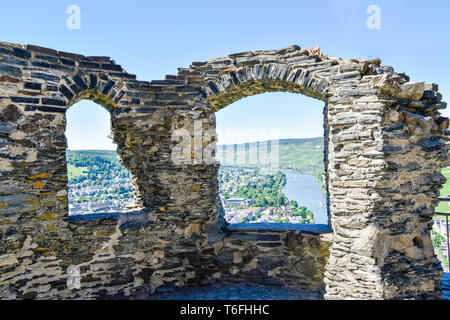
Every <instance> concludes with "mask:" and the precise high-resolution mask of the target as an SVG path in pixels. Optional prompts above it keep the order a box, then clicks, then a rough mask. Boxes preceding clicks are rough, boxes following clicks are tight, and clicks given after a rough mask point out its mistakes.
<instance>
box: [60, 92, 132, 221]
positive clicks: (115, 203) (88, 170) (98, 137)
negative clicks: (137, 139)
mask: <svg viewBox="0 0 450 320" xmlns="http://www.w3.org/2000/svg"><path fill="white" fill-rule="evenodd" d="M66 117H67V128H66V138H67V143H68V149H67V152H66V160H67V176H68V198H69V215H72V216H73V215H86V214H97V213H117V212H122V211H124V210H126V208H127V207H131V206H132V204H133V193H132V189H131V176H130V172H129V171H128V170H127V169H126V168H125V167H124V166H123V165H122V164H121V163H120V161H119V156H118V154H117V152H116V150H117V146H116V145H115V144H114V142H113V140H112V133H111V129H110V125H111V115H110V114H109V112H108V111H107V110H106V109H105V108H103V107H101V106H99V105H97V104H95V103H94V102H92V101H88V100H83V101H80V102H78V103H76V104H75V105H73V106H72V107H71V108H70V109H69V110H68V111H67V113H66Z"/></svg>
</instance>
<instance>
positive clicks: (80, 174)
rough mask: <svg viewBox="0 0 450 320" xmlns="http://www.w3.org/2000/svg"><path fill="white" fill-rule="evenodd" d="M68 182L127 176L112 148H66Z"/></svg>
mask: <svg viewBox="0 0 450 320" xmlns="http://www.w3.org/2000/svg"><path fill="white" fill-rule="evenodd" d="M66 157H67V169H68V170H67V171H68V176H69V183H76V182H80V181H82V180H84V178H86V179H91V180H101V179H104V178H106V177H107V176H110V177H116V176H119V177H122V178H127V177H129V172H128V170H126V169H125V167H124V166H123V165H122V164H121V163H120V162H119V157H118V155H117V152H116V151H113V150H67V153H66Z"/></svg>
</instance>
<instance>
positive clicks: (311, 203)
mask: <svg viewBox="0 0 450 320" xmlns="http://www.w3.org/2000/svg"><path fill="white" fill-rule="evenodd" d="M283 173H284V174H285V175H286V185H285V186H284V188H283V193H284V194H285V195H286V197H288V199H289V200H295V201H297V203H298V205H299V206H305V207H307V208H308V209H309V210H311V211H312V212H313V214H314V221H315V223H316V224H328V213H327V206H326V203H327V202H326V198H325V196H324V195H323V193H322V190H321V189H320V185H319V183H317V181H316V179H315V178H314V176H311V175H307V174H301V173H295V172H291V171H284V172H283Z"/></svg>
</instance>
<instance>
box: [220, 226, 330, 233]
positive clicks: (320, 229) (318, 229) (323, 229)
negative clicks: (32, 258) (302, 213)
mask: <svg viewBox="0 0 450 320" xmlns="http://www.w3.org/2000/svg"><path fill="white" fill-rule="evenodd" d="M226 230H227V231H269V232H284V231H300V232H301V233H306V234H312V235H320V234H324V233H331V232H333V230H332V229H331V227H330V226H329V225H326V224H303V223H302V224H292V223H236V224H230V225H229V226H227V227H226Z"/></svg>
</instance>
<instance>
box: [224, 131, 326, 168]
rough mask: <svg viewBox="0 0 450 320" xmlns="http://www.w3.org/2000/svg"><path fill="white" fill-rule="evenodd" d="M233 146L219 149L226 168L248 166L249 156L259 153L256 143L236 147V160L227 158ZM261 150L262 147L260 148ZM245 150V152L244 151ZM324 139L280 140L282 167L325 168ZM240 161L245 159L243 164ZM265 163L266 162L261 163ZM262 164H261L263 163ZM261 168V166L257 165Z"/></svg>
mask: <svg viewBox="0 0 450 320" xmlns="http://www.w3.org/2000/svg"><path fill="white" fill-rule="evenodd" d="M267 144H268V146H269V147H268V153H269V154H270V152H271V147H270V144H271V141H268V143H267ZM232 147H233V146H232V145H227V146H224V145H221V146H218V147H217V160H218V161H220V163H221V164H222V165H225V166H233V165H235V166H247V164H248V163H249V160H248V159H249V155H250V154H252V155H254V154H255V153H257V149H258V147H257V144H256V143H250V144H248V143H245V144H239V145H234V150H235V158H234V159H235V160H234V162H233V161H231V159H232V158H230V157H227V156H226V152H227V151H226V150H228V149H229V148H232ZM259 149H260V150H261V147H260V148H259ZM244 150H245V151H244ZM323 150H324V138H323V137H318V138H307V139H282V140H279V154H280V160H279V161H280V166H281V167H286V166H292V165H296V166H298V167H302V168H323V166H324V164H323V161H324V159H323V158H324V156H323ZM240 159H245V161H244V164H241V162H242V161H238V160H240ZM261 162H264V161H261ZM261 162H260V163H261ZM257 166H261V165H257Z"/></svg>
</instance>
